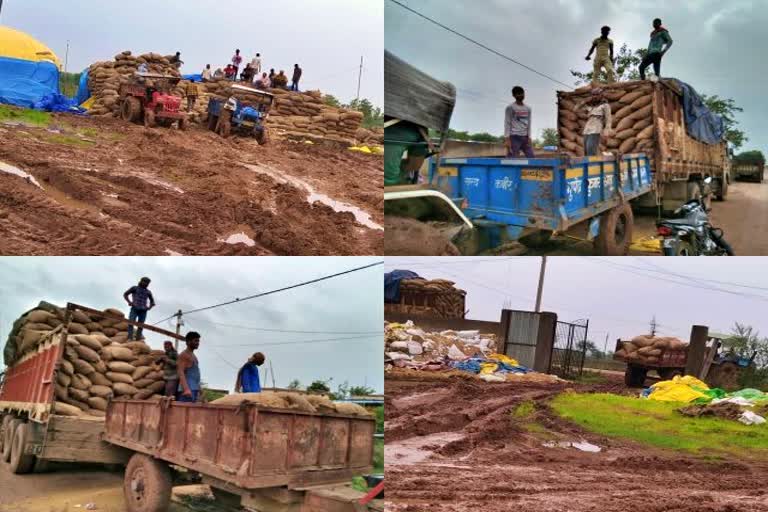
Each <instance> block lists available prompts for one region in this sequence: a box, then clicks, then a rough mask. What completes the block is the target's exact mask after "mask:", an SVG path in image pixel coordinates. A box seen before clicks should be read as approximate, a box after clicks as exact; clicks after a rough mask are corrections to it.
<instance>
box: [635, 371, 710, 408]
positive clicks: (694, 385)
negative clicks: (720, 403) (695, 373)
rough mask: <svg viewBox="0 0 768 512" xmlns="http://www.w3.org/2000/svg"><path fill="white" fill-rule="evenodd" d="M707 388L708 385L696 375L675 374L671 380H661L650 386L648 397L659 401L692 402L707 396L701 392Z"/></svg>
mask: <svg viewBox="0 0 768 512" xmlns="http://www.w3.org/2000/svg"><path fill="white" fill-rule="evenodd" d="M708 389H709V386H707V385H706V384H705V383H703V382H702V381H700V380H699V379H697V378H696V377H691V376H690V375H686V376H685V377H680V376H677V377H675V378H674V379H672V380H663V381H661V382H657V383H656V384H654V385H653V386H651V394H650V395H648V399H649V400H658V401H660V402H693V401H694V400H698V399H699V398H709V396H708V395H706V394H704V393H702V391H706V390H708Z"/></svg>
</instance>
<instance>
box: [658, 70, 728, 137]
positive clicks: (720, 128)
mask: <svg viewBox="0 0 768 512" xmlns="http://www.w3.org/2000/svg"><path fill="white" fill-rule="evenodd" d="M671 80H672V81H673V82H674V83H675V84H676V85H677V87H678V88H679V89H680V90H681V91H682V93H683V115H684V116H685V129H686V131H687V132H688V135H690V136H691V137H693V138H694V139H696V140H698V141H701V142H703V143H705V144H717V143H719V142H720V141H722V140H723V135H724V134H725V123H724V121H723V118H722V117H721V116H719V115H717V114H715V113H714V112H712V111H711V110H709V108H708V107H707V106H706V105H705V104H704V100H703V99H702V98H701V96H699V94H698V93H697V92H696V90H695V89H694V88H693V87H691V86H690V85H688V84H686V83H685V82H681V81H680V80H677V79H675V78H673V79H671Z"/></svg>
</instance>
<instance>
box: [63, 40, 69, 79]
mask: <svg viewBox="0 0 768 512" xmlns="http://www.w3.org/2000/svg"><path fill="white" fill-rule="evenodd" d="M68 62H69V39H67V51H66V53H65V54H64V72H65V73H66V72H67V63H68Z"/></svg>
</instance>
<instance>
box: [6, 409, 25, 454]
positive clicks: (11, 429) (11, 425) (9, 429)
mask: <svg viewBox="0 0 768 512" xmlns="http://www.w3.org/2000/svg"><path fill="white" fill-rule="evenodd" d="M20 423H22V421H21V420H20V419H18V418H14V417H11V419H10V420H9V421H8V423H6V424H5V430H3V453H2V456H3V461H4V462H10V460H11V451H12V449H13V438H14V437H15V435H16V427H18V426H19V424H20Z"/></svg>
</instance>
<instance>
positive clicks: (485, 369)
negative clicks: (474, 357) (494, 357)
mask: <svg viewBox="0 0 768 512" xmlns="http://www.w3.org/2000/svg"><path fill="white" fill-rule="evenodd" d="M498 368H499V365H497V364H496V363H480V375H490V374H492V373H494V372H495V371H496V370H497V369H498Z"/></svg>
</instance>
